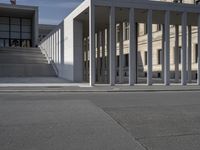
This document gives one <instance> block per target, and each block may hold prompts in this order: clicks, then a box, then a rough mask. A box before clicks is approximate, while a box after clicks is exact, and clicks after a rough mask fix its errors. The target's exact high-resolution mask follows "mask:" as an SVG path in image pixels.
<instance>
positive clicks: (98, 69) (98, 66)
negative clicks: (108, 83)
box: [96, 32, 101, 83]
mask: <svg viewBox="0 0 200 150" xmlns="http://www.w3.org/2000/svg"><path fill="white" fill-rule="evenodd" d="M100 51H101V32H98V33H97V66H96V67H97V81H98V82H99V83H100V82H101V81H100V79H101V70H100V69H101V67H100V66H101V61H100V59H101V58H100Z"/></svg>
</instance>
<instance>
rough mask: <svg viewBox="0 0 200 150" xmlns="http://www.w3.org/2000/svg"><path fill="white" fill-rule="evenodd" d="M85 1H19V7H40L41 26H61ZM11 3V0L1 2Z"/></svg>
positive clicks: (1, 1) (0, 0) (0, 1)
mask: <svg viewBox="0 0 200 150" xmlns="http://www.w3.org/2000/svg"><path fill="white" fill-rule="evenodd" d="M82 1H83V0H17V4H18V5H31V6H39V23H40V24H54V25H57V24H59V23H60V22H61V21H62V20H63V18H64V17H65V16H67V15H68V14H69V13H70V12H71V11H72V10H74V9H75V8H76V7H77V6H78V5H79V4H80V3H81V2H82ZM0 3H10V0H0Z"/></svg>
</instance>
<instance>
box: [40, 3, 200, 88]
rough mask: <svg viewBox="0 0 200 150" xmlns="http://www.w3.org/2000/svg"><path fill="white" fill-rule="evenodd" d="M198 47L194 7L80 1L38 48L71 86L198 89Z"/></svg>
mask: <svg viewBox="0 0 200 150" xmlns="http://www.w3.org/2000/svg"><path fill="white" fill-rule="evenodd" d="M193 2H194V1H193ZM195 2H196V1H195ZM142 26H143V29H141V28H142ZM198 43H200V6H199V5H194V4H183V3H171V2H159V1H148V0H85V1H84V2H82V4H81V5H80V6H78V7H77V8H76V9H75V10H74V11H73V12H72V13H71V14H70V15H68V16H67V17H66V18H65V19H64V20H63V21H62V22H61V23H60V24H59V25H58V26H57V28H56V29H55V30H54V31H53V32H51V34H49V35H48V36H47V37H46V38H45V39H44V40H43V41H42V42H41V44H40V47H41V48H42V49H43V50H45V51H46V52H47V54H48V57H50V58H51V59H52V60H53V61H54V62H55V64H56V66H57V68H58V76H59V77H62V78H66V79H68V80H71V81H72V82H89V83H90V85H94V84H97V83H103V84H110V85H115V84H116V83H122V84H123V83H129V85H134V84H137V83H146V84H147V85H152V84H153V83H163V84H164V85H170V83H172V82H180V83H181V84H182V85H186V84H187V83H189V82H191V80H192V79H196V81H195V82H197V84H198V85H199V84H200V62H199V55H200V47H198V45H197V44H198ZM179 79H180V81H179Z"/></svg>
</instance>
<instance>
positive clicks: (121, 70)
mask: <svg viewBox="0 0 200 150" xmlns="http://www.w3.org/2000/svg"><path fill="white" fill-rule="evenodd" d="M119 33H120V37H119V40H120V41H119V83H123V79H124V40H123V23H120V27H119Z"/></svg>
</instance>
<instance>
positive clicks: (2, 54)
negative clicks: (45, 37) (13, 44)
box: [0, 53, 46, 59]
mask: <svg viewBox="0 0 200 150" xmlns="http://www.w3.org/2000/svg"><path fill="white" fill-rule="evenodd" d="M2 57H7V58H9V57H33V58H35V57H37V58H45V59H46V57H45V55H44V54H37V53H33V54H30V53H27V54H26V53H0V58H2Z"/></svg>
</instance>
